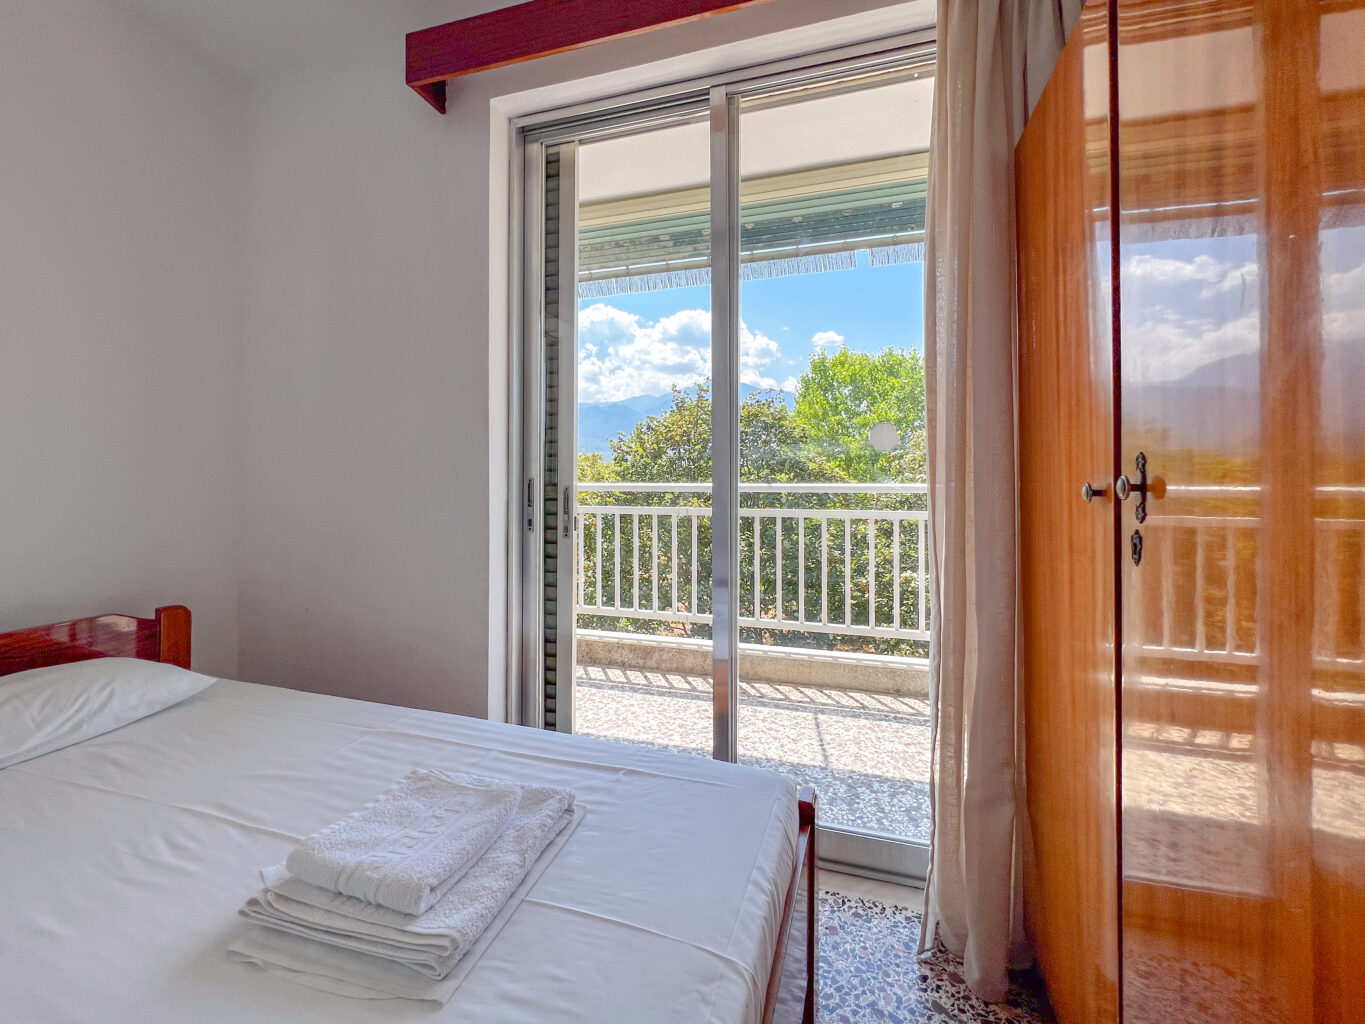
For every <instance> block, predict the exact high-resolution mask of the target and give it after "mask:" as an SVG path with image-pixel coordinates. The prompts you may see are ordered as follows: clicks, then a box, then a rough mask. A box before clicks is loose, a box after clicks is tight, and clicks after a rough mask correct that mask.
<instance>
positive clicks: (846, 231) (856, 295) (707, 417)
mask: <svg viewBox="0 0 1365 1024" xmlns="http://www.w3.org/2000/svg"><path fill="white" fill-rule="evenodd" d="M932 89H933V74H932V50H931V48H926V47H923V46H921V47H919V48H917V49H911V50H900V51H896V52H892V53H881V54H877V55H874V56H872V57H868V58H858V59H855V60H851V61H847V62H844V63H843V64H839V65H833V64H831V65H826V66H822V67H820V68H817V69H811V70H796V71H783V72H781V73H778V74H773V75H769V76H766V77H755V78H750V79H748V80H747V81H744V82H734V83H718V84H717V83H709V84H708V85H707V87H706V88H698V89H695V90H692V91H690V92H685V93H678V94H674V95H672V96H669V97H667V98H665V99H664V100H661V101H659V102H656V103H653V104H648V103H642V104H640V105H637V106H635V107H634V108H629V107H617V108H616V109H615V110H614V111H612V112H608V113H597V112H589V113H587V114H585V115H583V116H580V117H578V118H577V119H574V120H565V121H562V122H557V123H551V124H546V125H540V126H537V127H536V128H535V129H534V130H531V131H528V132H527V133H526V135H525V151H526V159H525V172H526V174H525V177H526V187H525V211H526V217H525V220H526V232H525V236H526V241H525V246H526V248H525V257H526V258H525V270H524V274H523V278H524V292H525V303H524V311H523V321H524V336H525V358H524V362H523V375H524V381H525V387H524V389H523V392H524V398H523V413H524V415H523V436H524V438H525V441H526V452H525V463H524V464H525V467H526V472H525V474H524V479H523V480H522V481H521V488H522V489H521V491H520V492H519V495H518V500H519V501H520V502H522V503H523V505H522V507H523V510H524V515H523V516H522V520H523V529H522V531H521V532H522V548H521V551H522V562H523V566H524V574H523V595H524V600H523V605H522V619H523V648H522V661H523V676H522V687H523V704H522V717H523V721H524V722H525V723H526V724H532V725H540V726H543V727H546V728H553V729H558V730H561V731H572V732H579V733H587V734H591V735H597V736H603V737H607V738H610V739H614V740H620V741H625V742H633V743H646V744H650V745H654V746H660V747H667V748H671V749H676V750H681V751H686V752H690V753H693V754H696V755H698V756H707V757H718V758H722V759H727V760H740V761H744V762H747V763H752V764H756V765H760V766H762V767H765V768H769V769H773V770H776V771H780V772H783V773H785V774H787V775H789V776H791V777H792V778H793V779H794V780H796V781H798V782H800V783H803V784H810V785H814V786H815V787H816V789H817V791H818V793H819V796H820V818H821V826H822V829H823V830H824V832H825V845H824V849H823V852H824V855H825V857H826V858H828V859H830V860H832V861H835V862H841V863H845V864H847V865H849V866H851V867H855V868H859V869H863V870H874V871H880V872H883V873H886V874H891V875H901V876H910V877H916V876H922V874H923V870H924V866H925V860H924V845H923V844H924V843H925V842H926V841H927V832H928V829H927V822H928V814H927V796H926V791H927V779H928V716H927V704H926V700H927V685H926V684H927V673H926V671H925V666H924V657H925V655H926V653H927V652H926V649H925V647H926V643H927V637H928V632H927V631H928V622H929V615H930V614H931V609H930V608H929V605H928V602H927V594H928V586H927V580H926V576H925V571H926V541H927V537H926V510H925V495H926V486H925V466H924V459H925V448H924V434H923V431H924V411H923V409H924V405H923V403H924V381H923V361H922V350H923V348H922V332H923V309H922V295H923V282H922V276H921V269H920V268H921V261H922V246H923V224H924V182H925V168H926V167H927V150H928V125H929V110H930V106H931V98H932Z"/></svg>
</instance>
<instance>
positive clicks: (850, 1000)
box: [818, 889, 1053, 1024]
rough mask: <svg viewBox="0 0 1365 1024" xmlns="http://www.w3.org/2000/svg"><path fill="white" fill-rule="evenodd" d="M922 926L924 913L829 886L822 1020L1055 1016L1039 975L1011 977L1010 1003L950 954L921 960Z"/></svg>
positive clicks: (859, 1022) (866, 1022) (985, 1023)
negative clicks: (981, 993)
mask: <svg viewBox="0 0 1365 1024" xmlns="http://www.w3.org/2000/svg"><path fill="white" fill-rule="evenodd" d="M919 930H920V917H919V913H918V912H917V911H914V910H911V909H908V908H906V907H901V906H896V905H893V904H890V903H883V902H880V901H878V900H873V899H869V898H867V897H863V896H852V895H849V894H846V893H842V892H835V891H832V890H828V889H821V891H820V975H819V985H820V989H819V992H820V1013H819V1018H818V1024H956V1022H969V1024H977V1022H980V1024H1002V1022H1015V1024H1042V1022H1050V1021H1052V1019H1053V1018H1052V1014H1051V1011H1050V1010H1049V1008H1048V1006H1047V997H1046V996H1045V995H1044V993H1043V991H1042V988H1041V986H1040V985H1039V983H1038V981H1037V976H1036V975H1035V974H1034V973H1033V972H1031V971H1022V972H1019V973H1018V974H1017V975H1014V976H1012V977H1011V983H1010V994H1009V1002H1007V1003H1005V1004H1002V1005H992V1004H988V1003H983V1002H981V1000H979V999H977V998H976V997H975V996H973V995H972V994H971V992H970V991H968V989H967V986H966V983H965V982H964V981H963V980H962V973H961V971H962V968H961V963H960V962H959V961H957V960H956V959H955V958H954V957H952V956H951V955H949V954H948V953H947V952H945V951H943V950H942V949H938V950H935V951H933V952H931V953H930V954H929V955H928V956H927V957H925V958H924V959H918V958H917V957H916V954H915V947H916V945H917V944H918V942H919Z"/></svg>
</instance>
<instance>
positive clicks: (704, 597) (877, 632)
mask: <svg viewBox="0 0 1365 1024" xmlns="http://www.w3.org/2000/svg"><path fill="white" fill-rule="evenodd" d="M739 490H740V504H741V508H740V510H739V518H740V588H739V589H740V608H739V613H740V614H739V623H740V625H741V626H749V627H756V628H760V629H764V630H773V631H791V632H798V633H813V634H839V635H852V636H859V637H868V638H891V639H900V640H914V641H925V640H928V638H929V617H930V615H931V614H932V608H931V601H930V589H929V576H928V511H927V508H926V502H927V490H928V489H927V486H926V485H925V484H758V483H744V484H740V488H739ZM578 491H579V499H578V505H577V513H578V521H579V530H578V541H577V543H578V552H577V555H578V573H577V594H576V601H577V612H578V614H579V615H587V616H603V617H608V618H626V619H651V620H655V621H661V622H672V623H698V624H700V623H709V622H710V621H711V591H710V575H711V574H710V557H711V551H710V549H711V540H710V536H711V534H710V531H711V507H710V492H711V486H710V484H706V483H630V484H623V483H579V484H578ZM1261 500H1262V493H1261V489H1260V488H1259V487H1256V486H1241V487H1236V486H1223V487H1197V486H1185V487H1175V486H1173V487H1170V488H1168V489H1167V491H1166V495H1165V497H1164V499H1163V500H1162V501H1161V502H1159V503H1157V504H1155V506H1154V507H1153V508H1152V510H1151V512H1152V514H1151V516H1150V517H1149V518H1148V520H1147V522H1146V523H1145V524H1144V525H1143V527H1142V532H1143V534H1144V537H1145V538H1146V544H1145V550H1146V552H1147V554H1146V555H1145V556H1144V559H1143V563H1142V572H1143V574H1144V575H1145V576H1146V577H1147V585H1146V586H1145V587H1144V588H1143V590H1144V594H1145V595H1146V596H1145V599H1144V600H1143V601H1142V602H1140V603H1138V605H1137V606H1136V607H1134V608H1133V609H1132V610H1131V611H1129V612H1128V613H1127V614H1126V625H1125V632H1126V633H1127V636H1126V638H1125V641H1126V642H1127V643H1130V644H1136V645H1138V646H1139V647H1140V648H1141V649H1142V650H1143V651H1144V653H1146V654H1149V655H1157V656H1161V657H1167V658H1169V657H1175V658H1190V659H1196V660H1200V661H1205V660H1208V661H1215V662H1222V663H1241V664H1244V665H1253V664H1255V663H1256V662H1257V660H1258V659H1259V658H1260V657H1261V654H1262V649H1261V648H1262V644H1261V637H1260V634H1261V624H1260V622H1259V618H1260V607H1259V606H1260V600H1261V599H1260V596H1259V593H1258V590H1259V588H1258V577H1259V576H1260V575H1261V573H1262V567H1261V565H1260V562H1261V559H1262V557H1263V552H1262V550H1261V533H1262V530H1261V508H1260V503H1261ZM1316 502H1317V504H1318V509H1317V510H1316V515H1315V525H1314V530H1313V536H1311V537H1310V536H1307V535H1305V537H1304V538H1303V541H1304V543H1306V544H1312V545H1313V547H1314V551H1315V555H1314V558H1315V563H1316V564H1317V565H1318V566H1319V567H1320V570H1321V571H1318V572H1316V573H1315V589H1316V592H1315V594H1314V612H1315V614H1314V654H1315V660H1316V661H1317V662H1318V664H1319V665H1320V666H1324V667H1328V666H1331V665H1334V664H1335V665H1337V666H1352V665H1355V666H1358V665H1360V664H1361V663H1362V661H1365V488H1359V487H1321V488H1318V491H1317V494H1316ZM847 506H853V507H847ZM1125 521H1126V522H1127V521H1130V520H1129V519H1128V518H1127V517H1126V518H1125ZM1343 581H1346V582H1343Z"/></svg>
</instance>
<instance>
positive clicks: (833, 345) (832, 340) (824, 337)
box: [810, 331, 844, 349]
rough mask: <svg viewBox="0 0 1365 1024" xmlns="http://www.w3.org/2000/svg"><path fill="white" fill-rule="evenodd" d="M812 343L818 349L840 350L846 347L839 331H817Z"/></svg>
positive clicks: (811, 340)
mask: <svg viewBox="0 0 1365 1024" xmlns="http://www.w3.org/2000/svg"><path fill="white" fill-rule="evenodd" d="M810 343H811V344H812V345H813V346H815V347H816V348H818V349H840V348H843V347H844V336H843V335H842V334H840V333H839V332H838V331H816V332H815V335H814V336H813V337H812V338H811V339H810Z"/></svg>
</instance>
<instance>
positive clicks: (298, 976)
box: [228, 810, 583, 1003]
mask: <svg viewBox="0 0 1365 1024" xmlns="http://www.w3.org/2000/svg"><path fill="white" fill-rule="evenodd" d="M582 817H583V812H582V810H578V811H576V812H574V813H573V814H572V815H569V816H568V818H569V824H568V825H567V826H565V827H564V828H563V830H562V831H560V832H559V834H558V835H557V836H555V837H554V838H553V839H552V840H551V841H550V843H549V845H548V846H547V847H546V848H545V849H544V851H542V852H541V854H540V856H538V857H537V858H535V860H534V863H533V864H532V865H531V868H530V870H529V871H528V872H526V876H525V878H523V879H522V881H521V884H520V885H518V886H517V887H516V888H515V889H514V890H513V891H512V893H511V894H510V896H509V897H508V898H507V899H506V900H505V901H504V902H503V904H502V907H501V908H500V909H499V910H498V911H497V912H496V913H495V914H494V915H493V918H492V920H491V921H490V922H489V923H488V925H487V927H485V928H484V929H483V931H482V933H481V934H480V935H479V936H478V938H477V939H476V941H475V942H474V943H473V945H472V946H471V947H470V948H469V949H468V951H467V952H466V953H465V954H464V955H463V956H458V957H455V958H454V962H453V967H452V968H451V969H450V971H449V973H447V974H446V975H445V976H444V977H441V978H433V977H431V976H430V975H429V974H425V973H423V972H421V971H419V970H414V969H412V967H411V965H409V964H405V963H402V962H399V961H396V960H392V959H388V958H385V957H382V956H376V955H367V954H365V953H360V952H356V951H353V950H351V949H347V948H344V947H341V946H336V945H332V944H330V943H329V942H326V941H315V939H316V936H311V935H310V936H309V937H308V938H304V937H302V935H303V932H302V931H292V930H288V931H287V930H285V929H281V928H278V927H277V926H276V925H275V924H274V923H272V922H264V921H263V922H262V923H267V924H269V925H270V926H269V927H266V928H250V929H248V930H247V931H246V932H245V933H244V934H243V935H241V936H240V937H238V938H237V939H236V940H235V941H234V942H233V943H232V944H231V945H230V946H229V947H228V957H229V959H232V960H236V961H240V962H243V963H250V964H254V965H255V966H257V967H260V968H262V969H264V970H266V971H268V972H271V973H274V974H279V975H281V976H282V977H284V978H287V979H288V980H290V981H292V982H294V983H296V984H299V985H304V986H307V987H309V988H316V989H322V990H323V991H326V992H335V993H338V994H340V995H345V996H351V997H353V998H358V999H389V998H393V997H395V996H398V997H402V998H406V999H425V1000H432V1001H434V1002H437V1003H445V1002H447V1001H448V1000H449V999H450V997H451V996H452V995H454V993H455V990H456V989H457V988H458V987H459V985H460V983H461V982H462V981H463V980H464V978H465V976H466V975H468V974H469V972H470V971H471V970H472V969H473V968H474V965H475V964H476V963H478V960H479V957H480V956H482V954H483V951H484V950H485V949H487V948H488V946H489V945H490V944H491V943H492V942H493V940H494V939H495V938H497V935H498V932H499V931H501V930H502V926H503V925H504V924H506V922H507V921H508V919H509V918H510V917H511V916H512V914H513V913H514V912H515V911H516V908H517V906H518V905H519V904H520V903H521V901H522V899H523V898H524V897H525V896H526V895H527V894H528V893H529V892H530V891H531V889H532V887H533V886H534V885H535V883H536V881H537V880H538V879H539V878H540V876H541V874H543V873H544V871H545V870H546V868H548V867H549V865H550V864H551V863H552V862H553V860H554V857H555V855H556V854H557V853H558V852H559V850H560V849H561V848H562V847H563V846H564V844H565V843H566V842H567V841H568V839H569V836H570V834H572V832H573V830H574V828H575V827H576V826H577V824H578V822H579V821H581V820H582ZM268 874H269V875H270V876H271V877H273V878H277V879H278V878H280V875H281V871H280V870H279V869H271V870H270V871H269V872H268ZM293 882H297V880H296V879H295V880H293ZM290 887H291V888H295V889H296V887H295V886H294V885H293V884H292V883H290ZM296 891H299V890H297V889H296ZM262 895H264V893H262V894H258V895H257V897H255V899H256V900H260V898H261V896H262ZM371 909H372V910H378V909H380V908H371ZM243 915H244V916H251V915H247V912H246V910H245V909H244V910H243ZM252 919H253V920H257V918H255V917H254V916H253V917H252ZM291 931H292V933H291Z"/></svg>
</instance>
